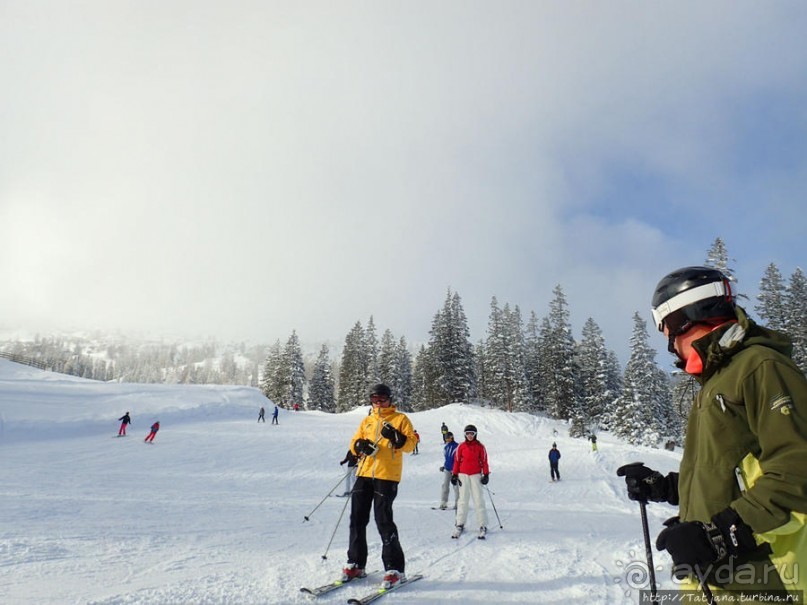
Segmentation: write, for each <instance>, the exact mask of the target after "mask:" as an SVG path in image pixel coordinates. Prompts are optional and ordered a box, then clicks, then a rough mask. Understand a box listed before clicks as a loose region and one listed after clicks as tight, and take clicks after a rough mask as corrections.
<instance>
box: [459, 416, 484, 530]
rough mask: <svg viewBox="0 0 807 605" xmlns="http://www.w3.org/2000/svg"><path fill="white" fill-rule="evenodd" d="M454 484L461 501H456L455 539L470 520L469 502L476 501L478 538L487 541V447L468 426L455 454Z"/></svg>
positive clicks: (472, 427) (474, 430)
mask: <svg viewBox="0 0 807 605" xmlns="http://www.w3.org/2000/svg"><path fill="white" fill-rule="evenodd" d="M451 473H452V477H451V484H452V485H459V487H460V497H459V500H458V501H457V521H456V527H455V528H454V533H453V534H451V537H452V538H459V537H460V534H462V531H463V529H464V528H465V520H466V518H467V517H468V499H469V497H473V499H474V509H475V510H476V520H477V522H478V523H479V536H478V537H479V538H480V539H482V538H484V537H485V534H486V533H487V531H488V514H487V510H486V509H485V499H484V498H483V497H482V486H483V485H487V484H488V476H489V475H490V469H489V468H488V452H487V450H486V449H485V446H484V445H482V443H480V442H479V441H477V439H476V427H475V426H474V425H473V424H469V425H468V426H466V427H465V441H463V442H462V443H460V446H459V447H458V448H457V453H456V454H454V467H453V468H452V469H451Z"/></svg>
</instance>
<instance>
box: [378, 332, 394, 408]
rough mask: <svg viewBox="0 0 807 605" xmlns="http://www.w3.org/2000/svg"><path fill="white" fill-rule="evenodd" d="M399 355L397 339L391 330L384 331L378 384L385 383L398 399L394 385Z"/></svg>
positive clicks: (379, 359)
mask: <svg viewBox="0 0 807 605" xmlns="http://www.w3.org/2000/svg"><path fill="white" fill-rule="evenodd" d="M397 354H398V351H397V343H396V342H395V337H394V336H393V335H392V332H391V331H390V330H384V334H383V335H382V336H381V348H380V350H379V352H378V364H377V368H378V382H383V383H384V384H386V385H387V386H389V387H390V388H391V389H392V392H393V394H394V395H395V396H396V399H397V389H395V388H394V386H395V384H394V383H395V378H396V377H395V365H396V356H397Z"/></svg>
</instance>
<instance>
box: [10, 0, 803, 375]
mask: <svg viewBox="0 0 807 605" xmlns="http://www.w3.org/2000/svg"><path fill="white" fill-rule="evenodd" d="M805 31H807V5H805V3H804V2H801V1H779V2H756V1H753V2H745V1H739V2H736V1H732V2H708V3H702V2H675V3H659V2H652V3H649V2H640V1H634V2H626V1H620V0H615V1H612V2H599V1H596V2H594V1H591V2H588V1H578V2H548V1H539V0H530V1H526V2H507V1H503V2H495V3H491V2H473V1H463V2H452V1H445V2H439V3H436V2H421V1H395V2H392V1H379V2H369V1H364V2H356V1H351V0H347V1H342V2H291V1H284V2H269V1H258V0H254V1H247V0H228V1H226V2H224V1H210V0H192V1H191V0H173V1H172V0H168V1H165V0H137V1H135V0H131V1H125V2H124V1H118V0H85V1H74V2H64V1H62V0H53V1H51V0H0V82H2V93H1V94H0V327H2V328H4V329H6V330H15V329H33V330H42V331H46V330H49V329H57V328H58V329H66V328H70V329H74V328H81V329H87V328H96V327H97V328H102V329H112V328H117V329H120V330H124V331H130V330H137V331H147V332H150V333H172V334H175V333H182V334H187V335H215V336H218V337H220V338H223V339H231V338H232V339H242V338H248V339H252V340H254V341H258V342H273V341H274V340H276V339H278V338H279V339H281V340H282V341H285V340H286V338H287V337H288V336H289V334H290V333H291V330H293V329H295V330H297V333H298V334H299V336H300V337H301V339H302V340H303V341H305V342H313V343H316V342H322V341H326V340H331V341H336V342H342V341H343V340H344V336H345V334H346V333H347V331H348V330H349V329H350V328H351V327H352V326H353V325H354V324H355V322H356V321H362V323H366V321H367V319H368V318H369V317H370V316H371V315H372V316H374V319H375V323H376V327H377V329H378V330H379V335H380V333H381V332H383V331H384V330H385V329H387V328H389V329H390V330H392V332H393V333H394V334H395V336H396V337H397V336H406V337H407V339H408V340H409V341H410V342H418V341H423V340H424V339H426V338H427V334H428V329H429V327H430V323H431V319H432V316H433V315H434V313H435V312H436V311H437V310H438V309H439V308H440V307H441V305H442V303H443V300H444V299H445V295H446V291H447V289H448V288H451V289H452V291H456V292H459V294H460V296H461V297H462V301H463V305H464V307H465V310H466V313H467V315H468V318H469V323H470V328H471V336H472V339H473V340H475V341H476V340H479V339H480V338H482V337H483V336H484V330H485V328H486V325H487V317H488V312H489V305H490V300H491V297H492V296H496V297H497V298H498V300H499V302H500V303H501V304H504V303H505V302H507V303H510V304H511V305H519V307H520V308H521V310H522V313H523V314H524V315H525V317H526V316H527V315H528V314H529V312H530V311H535V312H536V313H537V314H538V315H539V316H541V317H542V316H544V315H545V314H546V313H547V311H548V303H549V301H550V300H551V298H552V289H553V288H554V286H555V285H556V284H560V285H561V286H562V287H563V289H564V291H565V292H566V295H567V297H568V299H569V303H570V309H571V313H572V323H573V325H574V327H575V330H576V336H577V337H579V330H580V327H582V324H583V323H584V322H585V320H586V319H587V318H588V317H592V318H594V320H595V321H597V323H598V324H599V325H600V326H601V327H602V328H603V331H604V333H605V336H606V341H607V344H608V346H609V347H611V348H613V349H615V350H616V351H617V352H618V353H619V354H620V357H621V358H622V359H623V362H624V360H625V359H626V355H627V351H628V339H629V337H630V332H631V328H632V319H631V317H632V314H633V313H634V311H640V312H642V313H643V314H645V315H646V316H647V317H648V319H649V312H648V299H649V297H650V295H651V292H652V289H653V287H654V285H655V284H656V282H657V281H658V279H659V278H660V277H661V276H663V275H664V274H665V273H667V272H668V271H670V270H672V269H674V268H677V267H679V266H682V265H687V264H700V263H702V262H703V261H704V260H705V255H706V251H707V250H708V248H709V247H710V246H711V244H712V242H713V241H714V240H715V238H716V237H721V238H722V239H723V240H724V241H725V242H726V245H727V247H728V250H729V253H730V255H731V256H732V258H734V259H735V264H734V266H735V271H736V274H737V276H738V278H739V280H740V288H741V289H742V290H744V291H746V292H755V290H756V287H757V282H758V281H759V278H760V277H761V276H762V273H763V271H764V269H765V267H766V266H767V265H768V264H769V263H772V262H773V263H776V264H777V265H778V266H779V268H780V270H781V271H782V273H783V274H784V275H785V277H786V278H787V277H789V275H790V274H791V273H792V271H793V270H794V269H795V268H796V267H797V266H801V267H802V268H805V269H807V266H805V265H806V263H805V255H804V250H805V244H804V231H805V227H806V226H807V219H805V192H807V78H805V74H807V44H805V43H804V32H805ZM653 339H654V341H655V340H658V342H654V344H656V345H658V346H659V347H660V348H661V349H663V345H664V343H663V342H661V339H660V338H659V339H655V337H653Z"/></svg>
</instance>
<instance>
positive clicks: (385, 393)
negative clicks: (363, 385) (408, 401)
mask: <svg viewBox="0 0 807 605" xmlns="http://www.w3.org/2000/svg"><path fill="white" fill-rule="evenodd" d="M373 395H378V396H380V397H386V398H387V399H392V391H391V390H390V388H389V387H388V386H387V385H385V384H382V383H378V384H377V385H375V386H374V387H373V388H372V389H371V390H370V397H372V396H373Z"/></svg>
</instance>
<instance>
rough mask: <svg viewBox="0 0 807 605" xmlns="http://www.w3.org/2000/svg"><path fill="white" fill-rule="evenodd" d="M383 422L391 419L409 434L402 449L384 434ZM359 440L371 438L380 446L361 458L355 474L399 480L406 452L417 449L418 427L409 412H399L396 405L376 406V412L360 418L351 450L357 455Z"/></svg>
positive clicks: (351, 442)
mask: <svg viewBox="0 0 807 605" xmlns="http://www.w3.org/2000/svg"><path fill="white" fill-rule="evenodd" d="M384 422H389V423H390V424H391V425H392V426H394V427H395V428H396V429H398V430H399V431H400V432H401V433H403V434H404V435H406V443H404V446H403V447H402V448H401V449H395V448H394V447H392V443H391V442H390V440H389V439H387V438H386V437H382V436H381V427H382V426H383V425H384ZM357 439H368V440H370V441H371V442H372V443H375V444H377V445H378V450H377V451H376V453H375V454H373V455H372V456H362V457H361V459H360V460H359V468H358V470H357V471H356V475H357V476H359V477H370V478H372V479H386V480H387V481H395V482H398V483H400V481H401V471H402V470H403V455H404V453H409V452H412V451H414V449H415V445H416V444H417V437H415V429H414V428H413V427H412V423H411V422H410V421H409V418H408V417H407V416H406V414H403V413H401V412H399V411H398V410H397V409H396V408H395V406H393V405H391V406H389V407H387V408H382V407H378V408H373V412H372V413H371V414H370V415H369V416H367V417H366V418H364V419H363V420H362V421H361V424H360V425H359V429H358V430H357V431H356V433H355V434H354V435H353V438H352V439H351V440H350V451H351V452H353V453H354V454H358V452H357V451H356V448H355V446H354V443H356V440H357Z"/></svg>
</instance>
